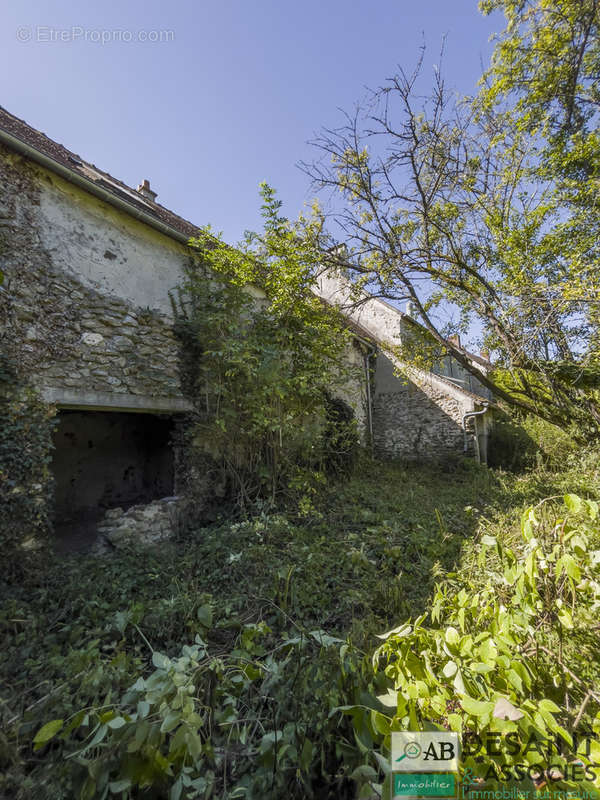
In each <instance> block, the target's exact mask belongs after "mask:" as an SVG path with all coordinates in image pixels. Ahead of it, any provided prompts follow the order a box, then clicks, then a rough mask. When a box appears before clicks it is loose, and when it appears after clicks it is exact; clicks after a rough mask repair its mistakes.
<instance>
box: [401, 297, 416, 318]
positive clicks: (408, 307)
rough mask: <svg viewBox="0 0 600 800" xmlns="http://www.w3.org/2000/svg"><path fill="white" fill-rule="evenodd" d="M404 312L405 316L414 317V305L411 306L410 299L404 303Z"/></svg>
mask: <svg viewBox="0 0 600 800" xmlns="http://www.w3.org/2000/svg"><path fill="white" fill-rule="evenodd" d="M404 313H405V314H406V316H407V317H414V315H415V307H414V306H413V304H412V302H411V301H410V300H408V301H407V303H406V308H405V309H404Z"/></svg>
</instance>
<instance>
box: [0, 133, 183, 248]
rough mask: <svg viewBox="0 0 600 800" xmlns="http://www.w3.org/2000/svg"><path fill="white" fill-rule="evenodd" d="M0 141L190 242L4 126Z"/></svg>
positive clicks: (181, 241) (167, 233)
mask: <svg viewBox="0 0 600 800" xmlns="http://www.w3.org/2000/svg"><path fill="white" fill-rule="evenodd" d="M0 142H1V143H2V144H5V145H6V146H7V147H9V148H11V149H12V150H16V151H17V152H18V153H21V155H24V156H25V157H26V158H29V159H31V160H32V161H35V162H36V163H37V164H39V165H40V166H42V167H45V168H46V169H48V170H50V171H51V172H54V173H55V174H56V175H59V176H60V177H61V178H64V179H65V180H67V181H69V182H70V183H73V184H74V185H75V186H78V187H79V188H81V189H83V190H84V191H86V192H89V194H92V195H94V196H95V197H97V198H99V199H100V200H103V201H104V202H105V203H108V204H109V205H111V206H113V207H114V208H116V209H118V210H119V211H124V212H125V213H126V214H129V215H130V216H132V217H134V218H135V219H137V220H139V221H140V222H143V223H144V224H146V225H149V226H150V227H151V228H154V229H155V230H157V231H159V232H160V233H162V234H164V235H165V236H168V237H170V238H171V239H175V241H177V242H179V243H180V244H188V242H189V239H190V237H189V236H187V235H186V234H184V233H181V232H180V231H178V230H176V229H175V228H172V227H171V226H170V225H167V224H166V223H164V222H162V221H161V220H159V219H156V217H153V216H152V215H151V214H147V213H145V212H144V211H142V210H141V209H139V208H136V206H135V205H133V203H128V202H127V201H126V200H122V199H121V198H119V197H117V196H116V195H114V194H112V193H111V192H109V191H107V190H106V189H103V188H102V187H101V186H98V185H97V184H96V183H94V181H91V180H89V179H88V178H85V177H84V176H83V175H80V174H79V173H77V172H75V171H73V170H70V169H69V168H68V167H65V166H64V165H63V164H60V163H59V162H58V161H56V160H55V159H53V158H51V157H50V156H47V155H46V154H45V153H41V152H40V151H39V150H37V149H36V148H35V147H32V146H31V145H29V144H27V142H24V141H22V140H21V139H19V138H18V137H17V136H13V135H12V134H11V133H8V131H5V130H3V129H2V128H0Z"/></svg>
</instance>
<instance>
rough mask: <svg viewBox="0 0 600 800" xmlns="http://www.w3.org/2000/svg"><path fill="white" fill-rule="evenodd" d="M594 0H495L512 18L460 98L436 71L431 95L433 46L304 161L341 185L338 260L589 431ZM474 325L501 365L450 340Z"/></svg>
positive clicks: (487, 381)
mask: <svg viewBox="0 0 600 800" xmlns="http://www.w3.org/2000/svg"><path fill="white" fill-rule="evenodd" d="M596 5H597V2H596V0H559V2H557V0H552V2H551V1H550V0H520V1H518V0H489V2H486V3H484V4H483V10H484V12H489V11H491V10H493V9H502V10H503V11H504V12H505V14H506V17H507V22H508V24H507V28H506V30H505V31H504V32H503V33H502V34H501V35H500V36H499V37H498V40H497V44H496V48H495V51H494V55H493V58H492V63H491V66H490V69H489V70H488V72H487V73H486V74H485V75H484V76H483V78H482V82H481V91H480V93H479V95H478V96H477V97H474V98H468V99H464V100H457V99H456V98H455V96H454V95H453V94H452V93H451V92H450V91H449V90H448V88H447V87H446V85H445V82H444V79H443V77H442V75H441V73H440V72H439V71H436V72H435V78H434V83H433V88H432V90H431V92H430V93H429V95H428V96H427V97H426V98H425V99H423V98H422V97H421V96H420V95H419V86H420V82H421V80H422V78H421V66H422V56H421V60H420V61H419V64H418V65H417V68H416V69H415V71H414V72H412V73H411V74H408V73H407V72H405V71H404V70H402V69H400V70H399V71H398V74H397V75H395V76H394V77H393V78H392V79H390V80H389V81H387V82H386V83H385V84H384V85H383V86H382V87H380V88H379V89H377V90H376V91H374V92H372V94H371V96H370V97H369V99H368V101H367V103H366V104H364V105H362V106H360V107H358V108H357V110H356V112H355V113H354V114H352V115H346V118H345V124H344V125H343V126H342V127H340V128H338V129H334V130H326V131H323V133H322V134H321V135H320V136H319V137H318V138H317V139H316V140H315V142H314V144H315V145H316V146H317V147H318V148H319V149H320V151H321V153H322V154H323V156H324V158H321V159H320V160H317V161H316V162H315V163H313V164H310V165H304V166H305V169H306V170H307V172H308V173H309V174H310V176H311V177H312V179H313V181H314V183H315V185H316V186H317V187H318V188H320V189H326V188H329V189H332V190H334V191H335V192H336V193H337V192H341V195H342V198H343V203H342V205H341V208H340V207H339V202H338V207H337V210H336V211H335V212H334V213H333V216H334V218H335V220H336V222H337V223H338V225H339V226H340V229H341V231H342V235H343V237H344V240H345V242H346V244H347V250H348V254H349V255H348V257H347V258H344V260H343V264H341V261H340V259H339V258H336V257H335V256H330V259H329V263H330V265H331V266H335V264H336V261H337V263H338V265H340V266H343V268H344V269H347V270H349V272H350V274H351V275H353V276H354V277H355V278H356V279H357V282H358V283H359V284H362V285H366V286H368V288H369V289H370V290H371V291H372V292H373V293H375V294H378V295H380V296H383V297H386V298H388V299H391V300H395V301H400V300H410V301H411V303H412V304H413V306H414V308H415V309H416V311H417V313H418V315H419V320H420V322H421V323H422V324H423V325H424V327H425V328H426V329H427V331H428V332H429V335H430V337H432V339H433V340H434V341H436V342H437V343H438V345H439V348H440V350H441V351H442V350H443V351H445V352H448V353H450V354H451V355H452V356H453V357H454V358H455V359H456V360H457V361H458V362H459V363H461V364H462V366H464V367H465V369H467V370H468V371H469V372H471V373H472V374H474V375H475V376H476V377H477V378H478V379H479V380H480V381H481V382H482V383H483V384H484V385H486V386H487V387H488V388H490V389H491V390H492V391H493V392H494V393H495V395H496V396H497V397H499V398H501V399H503V400H505V401H506V402H507V403H509V404H510V405H511V406H513V407H516V408H519V409H521V410H523V411H526V412H533V413H536V414H538V415H539V416H541V417H543V418H544V419H546V420H549V421H550V422H553V423H555V424H557V425H560V426H561V427H563V428H570V429H571V430H574V432H575V434H576V435H577V436H578V437H579V438H580V439H586V438H588V437H589V436H594V437H597V436H598V435H600V397H599V395H598V391H597V387H598V386H600V339H599V327H598V322H599V315H600V272H599V271H598V267H599V258H598V257H599V252H598V242H599V237H598V234H599V232H600V231H599V213H598V180H599V178H600V147H599V144H600V143H599V140H598V133H597V129H596V123H597V117H598V101H599V98H600V83H599V80H600V74H599V72H600V70H599V67H598V65H599V45H598V36H597V34H598V14H597V8H596ZM334 252H339V251H334ZM473 326H475V327H476V328H477V329H479V330H480V331H481V340H482V344H483V345H484V346H485V347H486V349H488V350H491V351H493V354H494V361H495V364H496V369H495V371H494V372H493V373H492V374H488V375H484V374H482V373H481V371H480V370H479V368H478V366H477V365H476V364H473V362H472V361H471V360H470V359H469V358H468V356H467V355H466V354H465V352H464V351H463V350H462V349H461V348H460V346H458V345H457V344H455V343H454V342H453V341H451V340H449V339H448V336H449V334H451V333H455V332H458V331H465V332H466V331H469V330H470V329H472V328H473ZM413 356H414V354H411V353H410V352H408V351H407V352H405V353H403V357H404V358H406V359H407V360H409V359H410V358H411V357H413Z"/></svg>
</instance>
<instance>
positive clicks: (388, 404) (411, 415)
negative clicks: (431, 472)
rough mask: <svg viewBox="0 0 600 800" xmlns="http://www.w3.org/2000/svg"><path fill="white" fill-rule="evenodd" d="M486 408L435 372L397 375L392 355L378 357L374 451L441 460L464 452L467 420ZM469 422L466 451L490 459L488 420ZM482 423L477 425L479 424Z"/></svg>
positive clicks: (406, 457)
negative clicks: (487, 456)
mask: <svg viewBox="0 0 600 800" xmlns="http://www.w3.org/2000/svg"><path fill="white" fill-rule="evenodd" d="M481 408H482V406H480V405H479V404H478V403H477V401H476V400H475V398H474V397H471V396H470V395H468V394H466V393H464V392H461V391H460V390H458V389H457V388H456V387H454V386H452V385H449V384H448V383H446V382H445V381H444V380H443V379H441V378H439V377H438V376H436V375H433V374H431V373H423V372H419V371H417V370H414V369H413V370H411V372H410V374H408V373H407V374H405V375H404V376H402V375H399V374H398V373H397V370H396V367H395V365H394V362H393V360H392V358H391V357H388V356H386V355H385V354H384V353H379V354H378V356H377V367H376V371H375V394H374V398H373V432H374V435H373V439H374V448H375V452H376V453H377V454H378V455H379V456H382V457H385V458H401V459H406V460H415V461H416V460H436V461H444V460H448V458H451V457H456V456H460V455H463V454H464V442H465V433H464V429H463V418H464V415H465V414H467V413H471V412H473V411H478V410H480V409H481ZM488 416H489V414H487V415H486V419H485V420H483V419H481V418H479V419H478V420H477V422H475V420H474V419H473V418H472V417H471V418H469V419H467V420H466V427H467V454H468V455H477V442H476V440H475V435H477V436H478V440H477V441H478V444H479V448H480V455H481V460H483V461H485V455H486V447H487V428H488V423H489V420H488V419H487V417H488ZM476 425H477V428H476V427H475V426H476Z"/></svg>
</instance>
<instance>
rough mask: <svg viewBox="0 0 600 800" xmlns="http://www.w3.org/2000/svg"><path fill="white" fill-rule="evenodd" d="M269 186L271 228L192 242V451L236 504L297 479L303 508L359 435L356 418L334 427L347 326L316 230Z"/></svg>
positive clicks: (265, 211)
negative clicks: (333, 301) (323, 292)
mask: <svg viewBox="0 0 600 800" xmlns="http://www.w3.org/2000/svg"><path fill="white" fill-rule="evenodd" d="M261 195H262V199H263V205H262V215H263V220H264V230H263V232H262V233H260V234H257V233H249V234H247V236H246V240H245V241H244V242H243V243H242V244H241V245H239V246H238V247H237V248H232V247H230V246H228V245H227V244H225V243H224V242H223V241H222V240H221V239H220V237H216V236H215V235H214V234H213V233H212V232H210V231H209V230H207V231H205V232H204V233H203V235H201V236H199V237H198V238H196V239H194V240H192V241H191V245H192V247H193V249H194V250H195V253H196V258H195V259H194V260H193V262H192V263H190V265H189V268H188V271H187V279H186V281H185V283H184V285H183V286H182V287H181V289H180V291H179V293H178V297H177V298H176V299H175V298H173V300H174V302H173V306H174V312H175V319H176V332H177V334H178V336H179V338H180V341H181V354H182V365H183V377H184V387H185V389H186V391H187V394H188V396H189V397H190V398H191V400H192V401H193V403H194V407H195V412H194V415H193V426H192V433H193V440H194V447H193V448H192V450H193V452H195V454H196V455H197V456H198V458H199V461H200V462H201V469H196V472H200V473H202V476H206V474H207V472H210V471H212V472H213V474H214V473H216V476H215V477H216V480H217V482H220V483H223V482H224V483H225V484H226V486H225V489H226V490H228V493H229V494H230V495H232V497H233V499H234V500H235V501H236V502H237V504H238V505H239V506H245V505H247V504H249V503H252V502H253V501H255V500H257V499H263V500H264V499H266V500H269V501H274V500H275V499H276V498H277V496H278V495H279V494H280V493H281V492H285V491H289V489H290V487H291V486H292V485H293V487H294V489H295V490H299V492H300V493H303V492H304V505H305V506H306V505H307V504H308V503H309V502H310V493H311V490H312V489H313V488H314V487H313V483H314V482H315V481H318V480H319V478H320V475H319V472H320V470H322V468H323V467H324V465H325V464H326V463H331V460H332V459H331V457H332V455H334V454H332V453H331V452H330V450H331V445H332V442H333V445H334V446H335V448H337V450H338V453H337V455H338V456H341V457H342V460H344V458H343V457H346V458H349V457H350V455H351V453H352V450H353V444H355V440H356V437H355V428H354V426H353V425H352V424H348V425H346V426H345V434H346V435H345V436H341V435H340V436H338V437H337V438H335V437H332V435H331V431H330V430H329V428H330V424H329V423H331V419H330V417H331V413H330V408H331V396H332V395H336V394H344V391H345V390H346V389H347V388H348V383H349V381H351V380H352V378H353V368H352V367H351V366H350V364H349V362H347V359H346V357H345V356H346V354H345V348H346V347H347V345H348V343H349V334H348V331H347V329H346V326H345V325H344V322H343V320H342V318H341V315H340V314H339V312H337V311H336V310H334V309H333V308H330V307H329V306H326V305H325V304H324V303H323V302H322V301H321V300H320V299H319V298H318V297H317V295H316V294H315V293H314V292H313V285H314V281H315V274H314V265H315V263H316V262H317V261H318V256H319V254H318V252H316V251H315V249H314V246H313V244H312V243H311V242H312V240H314V239H318V238H319V233H318V231H317V230H315V229H314V228H312V227H311V223H310V222H308V221H306V223H305V233H306V234H307V235H306V236H304V237H302V236H300V235H299V230H298V229H297V228H296V227H295V226H294V225H293V224H291V223H290V222H289V221H288V220H287V219H286V218H285V217H283V216H281V214H280V208H281V203H280V201H278V200H277V199H276V196H275V192H274V191H273V189H271V188H270V187H269V186H267V185H266V184H262V185H261ZM313 223H314V224H315V225H318V220H316V219H315V220H313ZM338 427H344V426H343V425H340V426H338ZM338 433H339V432H338ZM339 451H343V452H341V453H340V452H339ZM217 476H218V477H217Z"/></svg>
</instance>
